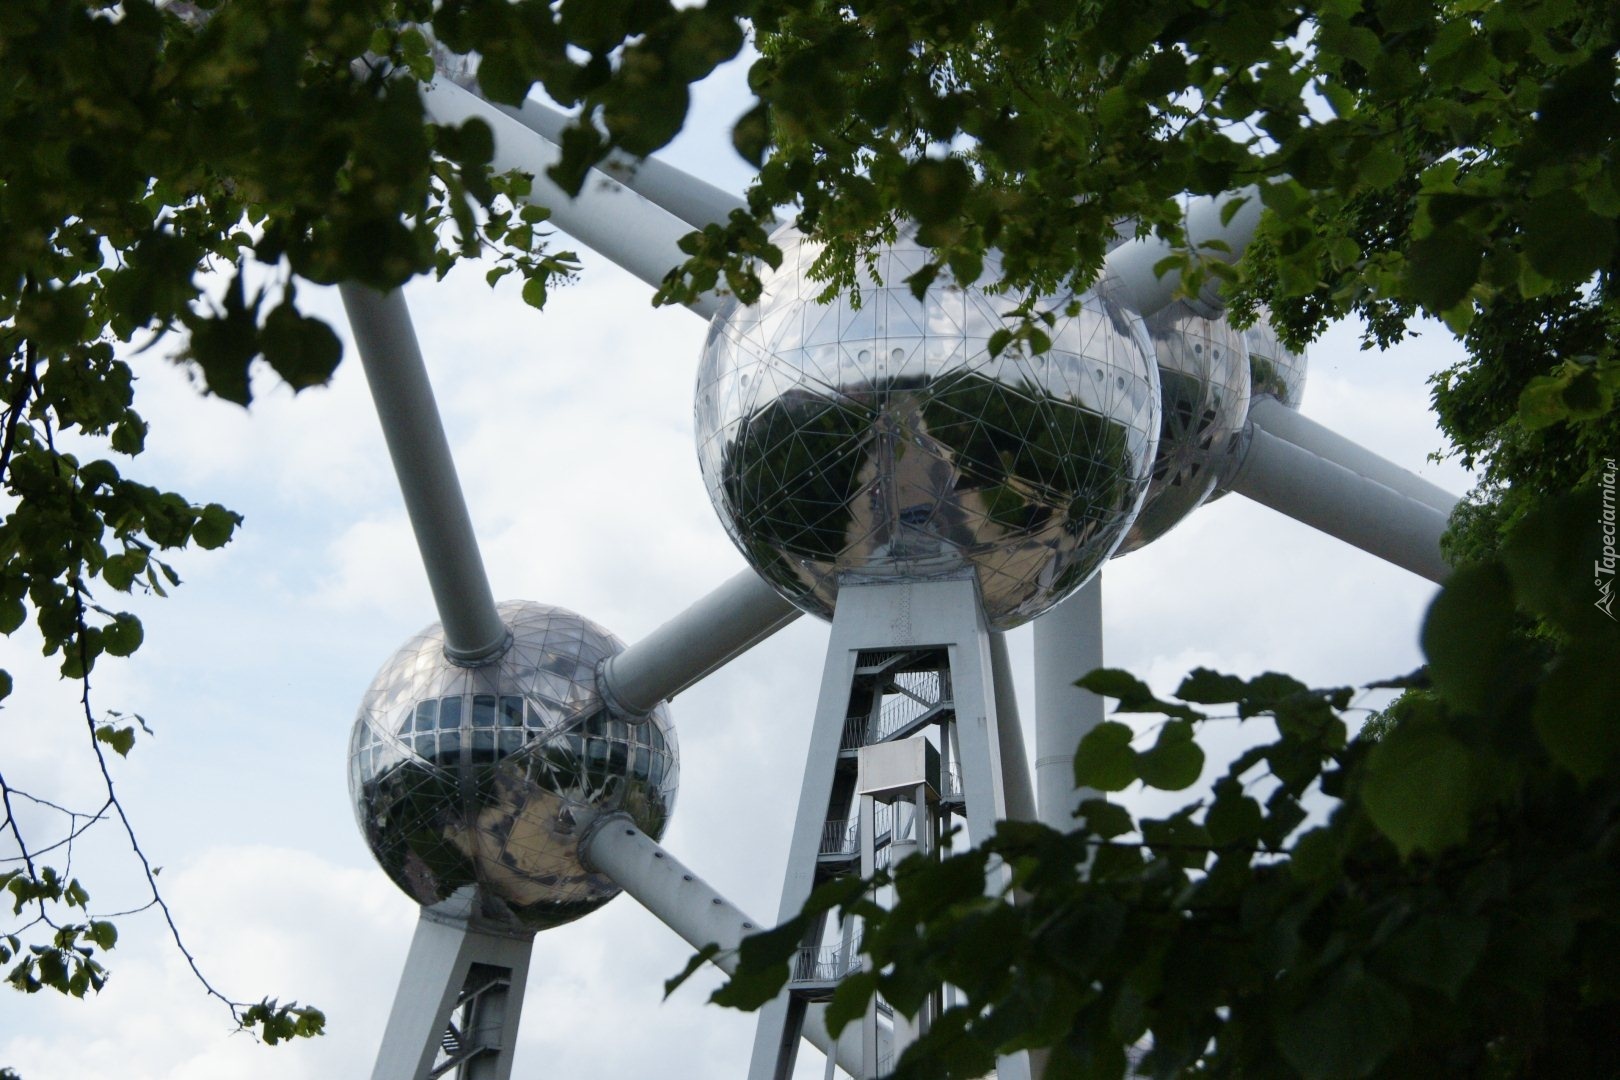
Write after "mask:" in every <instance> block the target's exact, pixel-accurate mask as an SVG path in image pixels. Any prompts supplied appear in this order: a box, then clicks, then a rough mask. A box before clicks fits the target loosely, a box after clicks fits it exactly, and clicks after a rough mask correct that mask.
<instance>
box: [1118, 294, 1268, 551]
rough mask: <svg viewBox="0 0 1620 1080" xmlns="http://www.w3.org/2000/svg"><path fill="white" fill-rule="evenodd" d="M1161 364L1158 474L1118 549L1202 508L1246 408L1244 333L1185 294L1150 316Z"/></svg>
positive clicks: (1228, 462)
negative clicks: (1202, 309)
mask: <svg viewBox="0 0 1620 1080" xmlns="http://www.w3.org/2000/svg"><path fill="white" fill-rule="evenodd" d="M1146 321H1147V328H1148V333H1149V335H1150V336H1151V337H1152V339H1153V351H1154V359H1155V361H1156V362H1157V364H1158V368H1159V391H1160V401H1161V413H1160V416H1161V419H1160V427H1159V448H1158V452H1157V454H1156V455H1155V457H1154V460H1153V478H1152V482H1151V483H1150V484H1149V485H1148V493H1147V497H1146V498H1144V499H1143V500H1142V509H1141V511H1140V512H1139V513H1138V514H1137V515H1136V520H1135V521H1134V522H1133V523H1132V524H1131V527H1130V531H1129V532H1127V533H1126V535H1125V540H1124V542H1123V543H1121V544H1120V546H1119V551H1118V552H1117V554H1119V555H1124V554H1126V553H1128V552H1132V551H1136V550H1137V549H1139V548H1142V547H1144V546H1145V545H1147V544H1150V543H1152V542H1153V541H1154V540H1157V539H1158V538H1159V537H1161V536H1163V535H1164V534H1165V533H1167V532H1169V531H1170V530H1171V529H1172V528H1174V527H1175V526H1176V525H1177V524H1178V523H1180V522H1181V521H1182V520H1183V519H1184V518H1185V517H1186V516H1187V515H1188V514H1190V513H1192V512H1193V511H1194V510H1196V509H1198V507H1199V506H1201V505H1203V503H1204V501H1205V500H1206V499H1208V498H1209V497H1210V495H1211V493H1212V492H1213V491H1214V490H1215V487H1216V485H1217V483H1218V482H1219V481H1220V480H1221V479H1222V478H1223V476H1224V475H1225V474H1226V473H1227V472H1228V471H1230V469H1231V468H1232V467H1233V466H1234V465H1235V463H1236V461H1237V455H1238V452H1239V450H1240V449H1241V436H1242V432H1243V424H1244V421H1245V420H1247V419H1248V415H1249V361H1248V358H1247V354H1246V350H1245V346H1244V341H1243V336H1242V335H1241V334H1239V333H1238V332H1237V331H1236V330H1234V329H1233V328H1232V327H1231V325H1230V324H1228V323H1227V321H1226V320H1225V319H1224V318H1223V317H1221V316H1219V315H1217V316H1215V317H1214V318H1205V317H1204V316H1202V315H1199V314H1198V313H1197V312H1195V311H1194V310H1193V309H1192V308H1191V307H1189V306H1188V305H1187V304H1186V302H1184V301H1180V300H1178V301H1176V302H1175V303H1173V304H1170V305H1169V306H1168V307H1165V308H1164V309H1163V310H1161V311H1158V312H1155V313H1154V314H1152V315H1150V316H1148V317H1147V320H1146Z"/></svg>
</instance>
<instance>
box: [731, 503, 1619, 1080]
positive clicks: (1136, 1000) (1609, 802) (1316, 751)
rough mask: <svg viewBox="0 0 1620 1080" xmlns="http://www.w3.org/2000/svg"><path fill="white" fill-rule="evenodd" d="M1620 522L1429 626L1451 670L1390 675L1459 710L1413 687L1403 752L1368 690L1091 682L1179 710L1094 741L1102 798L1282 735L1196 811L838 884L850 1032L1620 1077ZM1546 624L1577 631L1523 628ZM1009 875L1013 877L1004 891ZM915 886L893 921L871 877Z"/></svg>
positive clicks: (1272, 1062)
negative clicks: (1617, 1064) (1209, 753)
mask: <svg viewBox="0 0 1620 1080" xmlns="http://www.w3.org/2000/svg"><path fill="white" fill-rule="evenodd" d="M1599 505H1600V502H1599V497H1598V493H1597V492H1596V491H1594V490H1590V489H1588V490H1584V491H1581V492H1579V493H1577V494H1575V495H1573V496H1570V497H1566V498H1564V499H1561V500H1559V501H1557V502H1555V503H1553V504H1551V505H1549V506H1546V507H1543V508H1542V509H1540V510H1538V511H1536V512H1534V513H1532V514H1531V515H1529V516H1528V517H1527V518H1526V519H1525V520H1524V521H1523V522H1522V523H1521V524H1520V525H1519V526H1517V527H1516V528H1515V530H1514V531H1513V533H1512V534H1511V536H1510V538H1509V540H1508V542H1507V544H1506V545H1505V546H1504V550H1503V554H1502V556H1501V557H1500V558H1499V559H1496V560H1493V561H1490V562H1485V563H1479V564H1475V565H1473V566H1471V567H1469V568H1467V569H1464V570H1460V571H1458V573H1457V574H1456V575H1455V577H1454V578H1453V579H1452V580H1451V581H1450V582H1449V583H1448V584H1447V586H1446V588H1445V589H1444V590H1443V591H1442V592H1441V593H1440V595H1439V596H1438V597H1437V598H1436V600H1435V602H1434V604H1433V606H1432V607H1431V608H1430V611H1429V614H1428V617H1427V619H1426V621H1425V624H1424V629H1423V643H1424V650H1425V654H1426V656H1427V658H1428V666H1427V668H1426V670H1425V672H1424V673H1423V674H1422V675H1420V676H1418V677H1415V678H1408V679H1405V680H1396V681H1394V682H1392V683H1390V684H1387V685H1401V684H1405V685H1410V686H1414V687H1420V688H1426V687H1429V686H1430V685H1432V692H1417V693H1411V694H1408V695H1406V696H1405V697H1403V699H1401V701H1400V703H1399V704H1398V705H1397V706H1396V707H1395V709H1394V710H1393V711H1394V717H1393V723H1392V724H1390V725H1389V726H1388V728H1387V730H1386V732H1385V733H1384V734H1383V735H1382V737H1381V738H1378V739H1369V738H1365V737H1357V738H1351V737H1350V733H1349V727H1348V725H1347V723H1346V718H1345V713H1346V710H1347V707H1348V706H1349V705H1350V702H1351V700H1352V695H1351V691H1350V690H1349V689H1342V688H1341V689H1334V690H1311V689H1308V688H1307V687H1305V686H1304V685H1303V684H1301V683H1299V682H1297V681H1295V680H1293V679H1291V678H1289V677H1287V676H1283V675H1276V674H1266V675H1261V676H1259V677H1257V678H1254V679H1239V678H1235V677H1233V676H1228V675H1220V674H1217V673H1215V672H1211V671H1207V670H1198V671H1194V672H1193V673H1192V674H1191V675H1189V676H1188V677H1187V678H1186V679H1185V680H1184V681H1183V682H1182V684H1181V685H1180V687H1179V688H1178V689H1177V691H1176V694H1175V697H1176V698H1177V699H1178V700H1175V701H1161V700H1158V699H1156V698H1155V697H1154V696H1153V695H1152V693H1151V692H1150V691H1149V690H1148V688H1147V687H1146V686H1145V685H1143V684H1142V683H1140V682H1138V681H1137V680H1136V679H1135V678H1133V677H1132V676H1130V675H1128V674H1126V673H1124V672H1119V671H1098V672H1093V673H1091V674H1090V675H1088V676H1087V677H1086V678H1085V679H1083V680H1081V685H1082V686H1085V687H1087V688H1088V689H1091V690H1093V691H1095V692H1097V693H1099V694H1105V695H1108V696H1110V697H1114V698H1117V699H1119V709H1120V711H1122V712H1132V713H1146V714H1161V715H1162V716H1164V718H1165V719H1164V721H1163V723H1162V725H1161V726H1160V727H1159V729H1158V735H1157V737H1156V739H1155V740H1154V742H1153V743H1152V745H1151V746H1149V747H1148V748H1146V749H1140V750H1139V749H1136V748H1135V747H1134V745H1133V743H1134V742H1135V741H1138V740H1136V739H1135V737H1134V733H1133V731H1132V729H1131V728H1130V727H1128V726H1126V725H1124V724H1121V723H1118V722H1116V721H1108V722H1105V723H1104V724H1103V725H1102V726H1101V727H1098V728H1097V729H1095V730H1094V731H1092V732H1091V733H1090V734H1089V735H1087V736H1086V738H1085V739H1084V740H1083V742H1082V743H1081V745H1080V748H1079V752H1078V754H1077V755H1076V757H1075V780H1076V782H1077V783H1078V784H1081V785H1086V786H1090V787H1094V788H1097V789H1100V790H1103V791H1118V790H1122V789H1124V788H1126V787H1128V786H1130V785H1132V784H1135V783H1138V782H1140V783H1142V784H1143V785H1145V786H1147V787H1154V788H1161V789H1164V790H1170V791H1179V790H1183V789H1185V788H1187V787H1188V786H1189V785H1191V784H1192V783H1193V782H1194V781H1195V780H1196V779H1197V777H1198V775H1199V771H1200V766H1201V765H1202V757H1201V755H1199V754H1197V753H1196V747H1195V744H1193V743H1192V742H1191V741H1190V740H1191V735H1192V733H1193V732H1194V731H1196V730H1197V729H1198V728H1201V727H1203V726H1205V725H1208V724H1213V723H1227V722H1233V721H1236V722H1242V723H1247V724H1253V723H1265V722H1266V721H1268V720H1269V721H1270V723H1271V724H1272V725H1274V736H1273V737H1271V738H1269V740H1267V741H1262V742H1261V743H1260V744H1259V745H1256V746H1254V747H1253V748H1251V749H1249V750H1247V751H1245V752H1244V753H1243V754H1241V755H1240V756H1239V757H1238V758H1236V759H1235V760H1234V761H1232V762H1231V763H1230V764H1229V765H1228V766H1227V767H1226V769H1225V771H1224V773H1223V774H1222V775H1221V776H1220V778H1219V779H1217V780H1216V781H1215V783H1214V786H1213V788H1212V790H1211V791H1210V792H1209V794H1208V796H1207V797H1205V798H1202V799H1199V800H1197V801H1195V802H1192V803H1190V804H1188V805H1187V806H1186V807H1184V808H1183V809H1181V810H1179V811H1177V812H1176V813H1174V814H1171V815H1169V816H1167V817H1162V818H1137V817H1133V816H1132V815H1131V814H1130V813H1129V812H1128V811H1127V810H1126V809H1125V808H1124V807H1122V806H1120V805H1118V804H1116V803H1110V802H1107V801H1104V800H1102V799H1093V800H1091V801H1089V802H1087V803H1085V804H1083V805H1082V807H1081V809H1080V812H1079V814H1078V822H1077V827H1076V828H1075V829H1074V830H1073V831H1070V832H1068V833H1062V832H1058V831H1056V830H1053V829H1050V828H1047V827H1046V826H1043V825H1039V824H1032V823H1023V822H1003V823H1001V824H1000V826H999V827H998V829H997V831H996V833H995V835H994V836H993V837H992V838H990V840H989V841H988V842H987V843H985V844H983V845H980V846H978V847H975V848H973V849H972V850H971V851H969V852H967V853H966V854H961V855H956V856H953V857H951V858H949V859H947V860H946V861H944V862H930V861H928V860H927V859H924V858H919V857H914V858H912V859H908V860H907V861H906V862H904V863H902V864H900V866H898V867H897V868H895V870H894V871H893V873H892V875H891V874H883V875H880V876H879V878H878V879H877V880H876V881H875V882H872V883H865V882H860V881H851V880H844V881H838V882H835V883H833V884H832V885H830V886H827V887H825V888H824V889H823V890H821V891H819V892H818V894H817V895H816V896H815V897H813V898H812V901H811V906H810V909H809V910H810V911H812V912H814V911H818V910H828V909H830V908H832V907H834V906H840V907H842V909H843V911H844V913H845V914H846V915H856V916H859V917H860V918H861V919H862V920H863V929H862V949H863V951H864V952H865V954H866V955H867V956H868V957H869V958H870V966H869V969H868V971H866V972H863V973H862V974H861V975H858V976H855V977H852V978H850V979H848V980H846V982H845V983H844V984H842V985H841V986H840V987H839V989H838V991H837V993H836V995H835V997H834V999H833V1004H832V1005H831V1007H830V1008H829V1013H828V1018H829V1023H830V1024H835V1025H836V1024H837V1023H839V1022H847V1021H848V1020H851V1019H858V1018H859V1016H860V1015H861V1014H862V1013H863V1012H864V1011H865V1007H866V1002H867V1000H868V999H869V997H870V995H871V994H872V993H873V992H874V991H875V992H879V993H882V994H883V996H884V997H885V998H886V999H887V1000H888V1001H890V1002H891V1003H892V1004H893V1005H894V1006H895V1007H896V1008H897V1009H900V1010H902V1011H906V1012H908V1013H909V1012H913V1011H915V1010H916V1009H917V1008H918V1006H920V1005H921V1004H922V1002H923V1000H924V998H925V996H926V995H927V994H928V993H929V992H930V991H931V990H932V989H933V988H934V987H935V986H937V985H939V984H941V983H945V984H949V985H952V986H955V987H957V988H958V989H959V991H960V992H961V995H962V1001H961V1003H960V1004H958V1005H956V1006H955V1007H953V1008H952V1009H950V1010H948V1011H947V1012H945V1013H944V1015H943V1016H941V1017H940V1018H938V1019H937V1020H936V1021H935V1024H934V1027H933V1029H932V1031H931V1032H930V1033H929V1034H928V1035H927V1036H925V1037H924V1038H923V1039H922V1040H921V1041H920V1042H919V1043H917V1044H916V1045H915V1046H913V1047H912V1048H911V1049H910V1050H908V1051H907V1053H906V1054H905V1055H904V1056H903V1057H902V1059H901V1060H900V1062H899V1063H898V1064H897V1067H896V1069H895V1071H894V1072H893V1074H892V1075H893V1076H895V1077H896V1078H917V1080H921V1078H934V1077H962V1078H969V1077H979V1076H982V1075H984V1074H985V1073H986V1072H987V1071H988V1070H989V1069H991V1068H992V1067H993V1066H994V1062H995V1059H996V1057H997V1055H998V1054H1003V1053H1007V1052H1010V1051H1014V1050H1018V1049H1032V1048H1034V1049H1043V1050H1045V1051H1046V1052H1047V1053H1048V1058H1047V1065H1046V1073H1045V1075H1046V1076H1048V1077H1054V1078H1055V1077H1108V1076H1116V1077H1117V1076H1124V1075H1126V1074H1127V1068H1128V1067H1130V1068H1134V1069H1135V1070H1137V1071H1138V1072H1140V1073H1141V1074H1144V1075H1151V1076H1162V1077H1169V1076H1178V1075H1191V1074H1197V1075H1219V1076H1244V1077H1254V1076H1263V1077H1264V1076H1276V1077H1308V1078H1313V1080H1338V1078H1344V1077H1372V1076H1384V1077H1406V1076H1415V1075H1425V1074H1428V1075H1441V1076H1606V1075H1610V1074H1611V1073H1612V1071H1613V1062H1614V1061H1615V1059H1616V1055H1617V1053H1620V1042H1617V1039H1620V1026H1617V1025H1616V1023H1615V1018H1616V1015H1617V1014H1620V991H1617V990H1616V986H1617V985H1620V984H1617V981H1616V975H1617V974H1620V972H1617V971H1616V966H1615V965H1616V957H1617V956H1620V951H1617V948H1616V946H1617V945H1620V849H1617V846H1616V837H1617V836H1620V726H1617V725H1616V723H1615V715H1614V702H1615V701H1617V700H1620V666H1617V665H1616V663H1615V660H1616V658H1617V657H1620V624H1617V623H1616V622H1614V621H1613V620H1612V619H1609V618H1608V617H1607V616H1605V615H1604V614H1603V613H1602V612H1601V611H1599V610H1597V609H1596V608H1595V607H1594V605H1593V603H1592V590H1591V581H1590V575H1589V573H1587V572H1586V568H1587V567H1589V566H1590V563H1591V560H1592V557H1593V554H1594V551H1595V550H1596V548H1597V546H1598V545H1597V530H1596V529H1594V528H1593V522H1594V521H1595V520H1596V518H1597V515H1596V514H1595V513H1594V508H1595V507H1597V506H1599ZM1528 620H1542V621H1544V622H1545V623H1546V624H1548V626H1549V627H1550V628H1551V629H1552V631H1553V632H1554V633H1555V635H1556V636H1555V638H1554V639H1553V640H1551V641H1549V640H1548V639H1546V638H1540V637H1534V636H1531V635H1527V634H1523V633H1518V632H1516V630H1517V624H1519V623H1522V622H1524V621H1528ZM1211 707H1214V708H1213V709H1212V708H1211ZM1324 808H1326V812H1325V814H1324ZM1324 816H1325V820H1323V818H1324ZM998 865H1004V866H1005V867H1007V868H1008V869H1009V870H1010V878H1009V880H1008V883H1007V885H1006V886H1005V888H1003V889H1001V890H992V891H991V892H990V894H989V895H987V894H986V888H985V884H986V881H987V880H989V881H994V880H996V876H995V873H994V868H995V867H996V866H998ZM889 883H892V884H893V885H894V886H895V890H896V899H895V902H894V903H893V904H892V906H889V907H887V908H881V907H879V906H878V905H877V904H875V903H874V902H873V900H872V899H871V893H870V892H869V891H868V890H869V888H870V886H872V885H874V884H889ZM803 928H804V923H803V920H802V919H801V920H800V921H798V922H794V923H789V924H787V926H785V927H783V928H781V929H779V930H776V931H773V932H771V934H769V935H762V936H761V937H760V938H757V939H749V940H748V941H747V942H745V948H744V950H743V952H742V955H741V966H740V969H739V971H738V975H737V978H736V979H734V980H733V982H732V983H731V984H730V985H728V986H727V987H724V988H722V989H721V990H720V991H718V992H717V993H716V995H715V997H716V1000H718V1001H721V1002H722V1003H726V1004H732V1005H740V1006H742V1007H745V1008H752V1007H756V1006H757V1005H759V1004H762V1003H763V1001H765V1000H768V999H769V998H770V997H771V996H772V995H773V994H774V993H775V992H776V990H777V989H779V988H780V986H781V984H782V977H783V976H785V972H786V967H785V964H786V961H787V958H788V953H789V952H791V950H792V949H793V947H794V946H796V945H797V944H798V942H799V934H802V931H803ZM1142 1047H1145V1048H1146V1049H1147V1052H1146V1055H1145V1057H1144V1056H1141V1055H1140V1054H1138V1057H1139V1060H1137V1061H1135V1062H1134V1063H1133V1062H1132V1061H1131V1058H1130V1057H1129V1054H1130V1052H1131V1051H1133V1050H1139V1049H1140V1048H1142Z"/></svg>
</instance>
